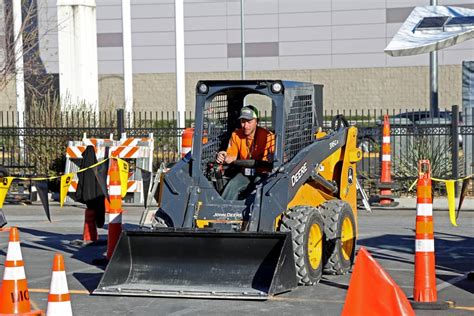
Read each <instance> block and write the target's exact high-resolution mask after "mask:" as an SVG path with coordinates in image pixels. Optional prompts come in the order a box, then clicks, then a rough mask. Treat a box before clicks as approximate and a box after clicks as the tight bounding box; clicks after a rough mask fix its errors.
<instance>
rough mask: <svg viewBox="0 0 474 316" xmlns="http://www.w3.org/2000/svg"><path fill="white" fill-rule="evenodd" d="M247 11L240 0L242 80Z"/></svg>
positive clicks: (243, 75) (242, 74)
mask: <svg viewBox="0 0 474 316" xmlns="http://www.w3.org/2000/svg"><path fill="white" fill-rule="evenodd" d="M244 16H245V10H244V0H240V49H241V58H240V67H241V75H240V77H241V79H242V80H244V79H245V18H244Z"/></svg>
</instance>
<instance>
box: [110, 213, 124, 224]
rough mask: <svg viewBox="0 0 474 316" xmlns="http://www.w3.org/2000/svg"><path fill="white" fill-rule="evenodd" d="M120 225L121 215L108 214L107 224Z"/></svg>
mask: <svg viewBox="0 0 474 316" xmlns="http://www.w3.org/2000/svg"><path fill="white" fill-rule="evenodd" d="M121 223H122V213H119V214H115V213H111V214H109V224H121Z"/></svg>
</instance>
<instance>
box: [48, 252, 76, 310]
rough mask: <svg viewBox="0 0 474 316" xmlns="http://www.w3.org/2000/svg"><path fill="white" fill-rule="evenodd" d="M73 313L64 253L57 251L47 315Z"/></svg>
mask: <svg viewBox="0 0 474 316" xmlns="http://www.w3.org/2000/svg"><path fill="white" fill-rule="evenodd" d="M56 315H57V316H68V315H72V307H71V298H70V296H69V289H68V286H67V279H66V271H65V269H64V258H63V255H61V254H59V253H57V254H56V255H55V256H54V260H53V274H52V276H51V286H50V289H49V295H48V307H47V309H46V316H56Z"/></svg>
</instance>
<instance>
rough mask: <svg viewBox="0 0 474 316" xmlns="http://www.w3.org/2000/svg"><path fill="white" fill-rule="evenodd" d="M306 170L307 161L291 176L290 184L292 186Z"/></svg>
mask: <svg viewBox="0 0 474 316" xmlns="http://www.w3.org/2000/svg"><path fill="white" fill-rule="evenodd" d="M306 171H308V163H307V162H305V163H304V164H303V165H302V166H301V168H299V169H298V171H296V173H295V174H294V175H292V176H291V186H292V187H294V186H295V184H296V183H298V181H299V180H300V179H301V177H302V176H303V175H304V174H305V173H306Z"/></svg>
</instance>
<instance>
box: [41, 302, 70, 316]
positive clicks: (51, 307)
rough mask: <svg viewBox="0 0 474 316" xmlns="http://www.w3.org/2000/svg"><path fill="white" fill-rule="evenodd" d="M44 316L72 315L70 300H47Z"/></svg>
mask: <svg viewBox="0 0 474 316" xmlns="http://www.w3.org/2000/svg"><path fill="white" fill-rule="evenodd" d="M46 316H72V308H71V301H67V302H48V308H47V310H46Z"/></svg>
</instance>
